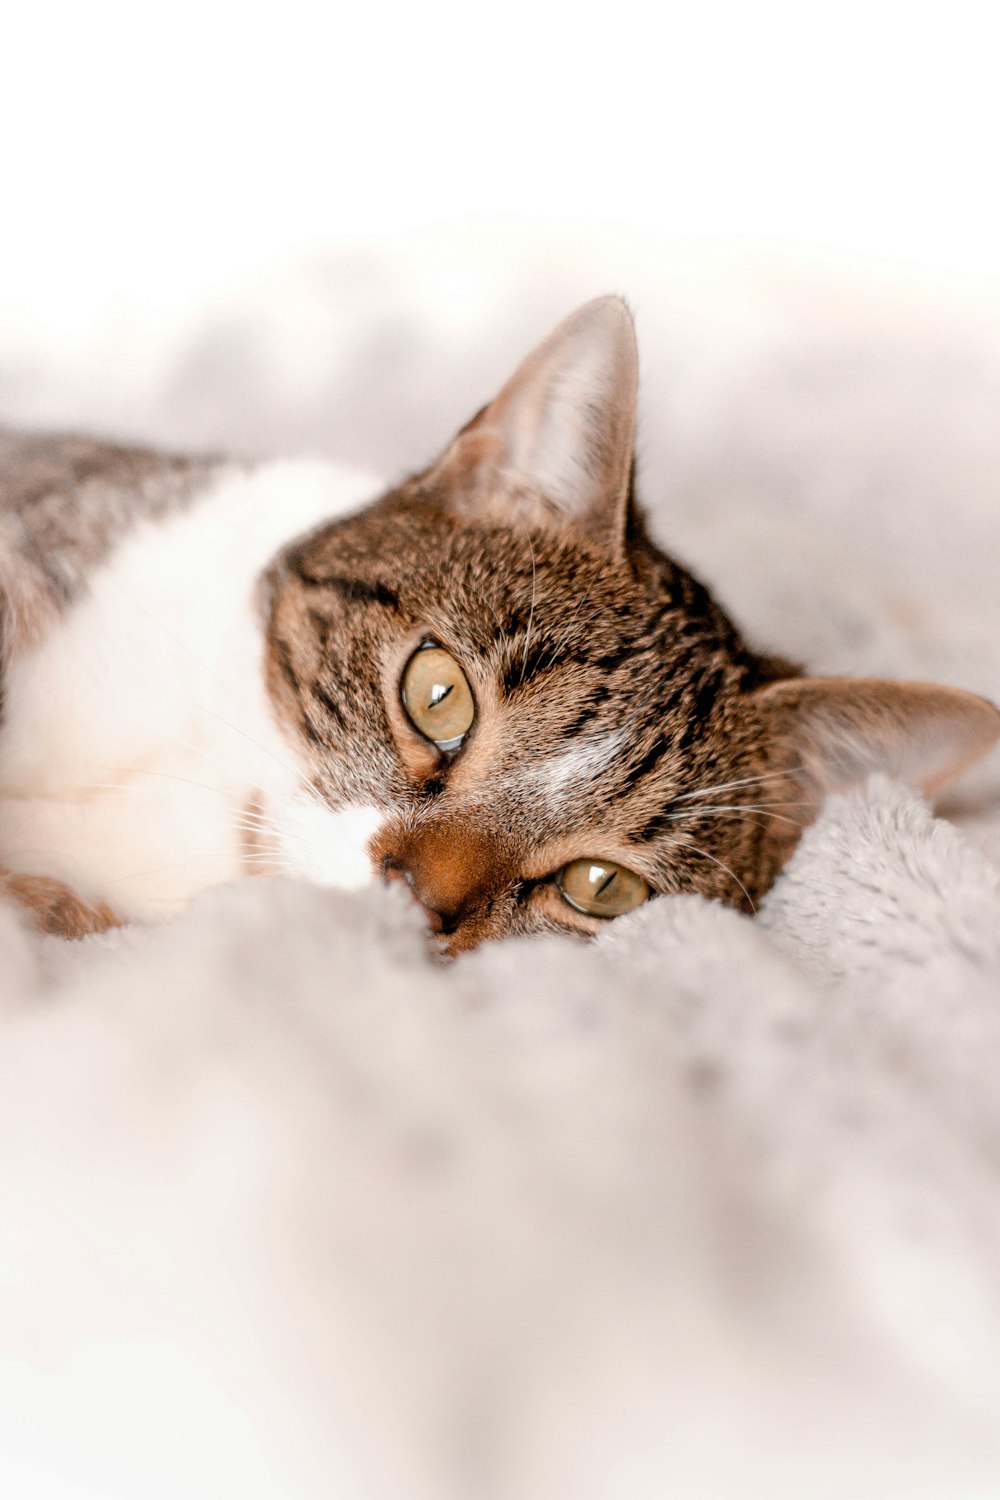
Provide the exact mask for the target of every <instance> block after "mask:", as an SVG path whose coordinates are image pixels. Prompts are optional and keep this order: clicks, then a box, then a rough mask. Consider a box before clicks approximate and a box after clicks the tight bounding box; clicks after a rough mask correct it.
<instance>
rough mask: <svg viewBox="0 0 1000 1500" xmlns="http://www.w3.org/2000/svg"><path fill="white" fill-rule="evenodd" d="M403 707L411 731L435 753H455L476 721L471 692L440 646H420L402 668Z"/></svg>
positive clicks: (453, 659)
mask: <svg viewBox="0 0 1000 1500" xmlns="http://www.w3.org/2000/svg"><path fill="white" fill-rule="evenodd" d="M401 695H402V699H403V707H404V708H405V709H406V714H407V718H408V719H409V720H410V723H411V724H412V725H413V727H414V728H415V729H417V730H419V731H420V733H421V734H422V735H423V736H424V737H425V738H426V739H428V740H432V741H433V743H434V744H435V745H437V747H438V749H439V750H448V751H454V750H457V749H458V748H459V747H460V745H461V743H462V741H463V740H464V739H465V736H466V735H467V734H468V732H469V730H470V729H471V728H472V725H473V721H474V720H475V717H476V704H475V700H474V699H473V696H472V689H471V688H470V687H469V683H468V680H467V679H466V676H465V673H464V672H463V671H462V668H461V667H460V666H459V665H458V662H457V661H456V660H455V658H454V657H453V656H451V655H450V654H449V653H448V652H447V651H444V650H442V649H441V647H440V646H433V645H432V646H421V648H420V650H419V651H415V652H414V653H413V655H412V656H411V657H410V659H409V661H408V662H407V664H406V668H405V670H404V672H403V682H402V687H401Z"/></svg>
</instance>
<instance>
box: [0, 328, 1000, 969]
mask: <svg viewBox="0 0 1000 1500" xmlns="http://www.w3.org/2000/svg"><path fill="white" fill-rule="evenodd" d="M634 406H635V351H634V342H633V337H632V333H631V324H630V322H629V320H628V317H627V314H626V313H625V311H624V308H623V307H622V305H621V304H620V303H618V302H617V301H615V300H614V299H603V300H602V301H601V302H598V303H594V304H590V305H589V306H588V307H587V308H584V309H582V310H581V311H580V312H579V313H577V314H575V315H574V317H573V318H571V319H569V320H567V322H566V323H565V324H564V325H561V327H560V329H558V330H556V332H555V333H554V334H553V335H551V336H550V338H549V339H548V340H547V341H546V342H545V343H544V344H543V345H542V346H540V348H539V350H537V351H535V353H534V354H533V355H532V356H530V357H529V359H528V360H527V361H526V362H525V365H524V366H522V368H521V370H520V371H519V372H518V373H517V375H516V376H515V377H514V379H513V380H512V381H511V382H510V383H509V384H508V386H506V387H505V388H504V390H503V391H502V392H501V394H500V396H498V397H497V399H496V400H495V401H494V402H493V403H491V405H490V406H489V407H487V408H485V409H484V411H483V412H482V413H481V414H480V416H479V417H478V418H477V419H475V421H474V422H472V423H470V424H469V426H468V427H467V428H466V429H464V430H463V432H462V433H461V434H460V435H459V437H458V438H457V439H456V440H455V442H454V443H453V444H452V446H451V447H450V448H449V449H448V450H446V452H445V454H444V455H443V457H442V458H441V459H440V460H439V461H438V462H437V463H436V464H435V465H432V467H431V468H430V469H428V470H427V471H425V472H424V473H422V474H420V475H418V476H416V477H415V478H414V479H412V480H409V481H407V482H406V483H405V484H404V485H402V486H400V487H399V488H397V489H395V490H393V491H390V492H389V493H388V494H386V495H383V497H382V498H381V499H380V500H379V501H378V502H377V503H375V504H374V505H370V506H368V508H367V509H363V508H362V507H364V506H365V503H366V502H368V501H370V500H371V499H372V497H373V496H375V495H378V494H379V491H380V486H379V483H378V481H377V479H375V478H374V477H373V476H370V475H365V474H360V473H356V472H349V471H346V470H343V469H340V468H337V467H336V466H334V465H329V464H319V463H317V464H308V463H287V464H284V463H274V464H264V465H261V466H257V467H254V468H249V467H246V466H241V465H236V464H226V463H208V462H195V461H188V460H182V459H176V458H167V457H162V456H159V455H154V454H143V453H134V452H129V451H126V450H121V449H115V448H111V447H106V446H103V447H102V446H101V445H97V444H93V443H87V442H83V441H77V440H68V439H66V440H54V439H41V438H31V439H25V438H17V437H3V436H0V627H2V631H3V648H4V652H3V668H2V671H3V676H2V678H0V695H2V696H0V705H2V708H0V715H2V716H0V870H2V871H5V872H6V875H5V877H4V879H5V881H6V886H7V889H8V891H9V892H10V893H11V894H13V895H14V896H15V897H17V898H19V899H20V900H21V901H22V903H23V904H25V905H27V906H29V907H30V908H32V909H33V910H34V911H35V914H36V917H37V918H38V920H39V922H40V924H41V925H43V926H46V927H48V928H49V929H50V930H56V931H63V932H67V933H75V932H83V931H87V930H93V929H94V928H99V927H101V926H103V925H107V924H108V923H109V922H111V921H116V920H129V919H136V918H137V919H158V918H161V917H163V916H167V915H169V914H170V913H171V912H172V911H175V910H176V909H178V907H179V906H180V905H182V904H183V902H184V901H185V900H186V899H188V898H189V897H190V896H191V895H192V894H193V893H195V892H196V891H198V890H200V889H202V888H204V887H206V886H209V885H213V884H217V883H219V882H221V881H225V880H229V879H233V878H236V877H238V876H241V875H246V874H254V873H260V872H268V871H278V870H287V871H291V872H293V873H299V874H303V875H307V876H309V877H311V878H313V879H318V880H320V881H325V882H329V883H331V884H335V885H342V886H356V885H358V884H361V883H363V882H365V881H367V880H372V879H375V878H378V877H379V876H380V875H383V876H387V877H390V878H391V877H393V876H398V877H400V878H403V879H405V880H406V881H407V882H408V883H409V884H410V886H411V887H412V888H413V890H414V894H415V895H416V896H417V897H418V899H420V901H421V902H422V904H423V905H424V907H425V908H426V910H427V912H428V915H429V918H430V920H431V925H432V926H433V927H434V928H435V929H436V930H437V931H438V932H439V933H441V934H442V941H443V943H444V944H445V945H446V946H447V947H448V948H449V949H450V951H460V950H461V949H462V948H466V947H471V946H474V945H475V943H477V942H479V941H481V940H482V939H483V938H485V937H497V936H502V935H504V934H505V933H517V932H532V931H539V930H550V929H552V928H564V929H568V930H574V931H584V932H587V931H594V930H596V929H597V928H598V927H599V925H600V921H601V920H602V918H603V917H604V916H605V915H614V914H616V913H615V910H613V909H611V907H609V906H607V902H608V898H607V897H606V896H602V892H604V891H605V888H606V887H607V886H608V884H609V881H610V883H611V884H612V885H613V884H614V881H615V880H616V879H617V886H616V887H615V888H616V889H617V890H618V891H619V893H623V894H620V895H619V899H618V908H619V909H621V910H625V909H628V908H629V906H630V905H634V904H637V902H638V901H639V900H641V899H643V897H644V894H646V893H650V892H651V893H655V892H657V891H673V890H698V891H701V892H702V893H704V894H706V895H710V896H716V897H719V898H721V899H723V900H726V901H729V902H731V903H733V904H736V905H739V906H743V907H745V908H749V907H752V906H753V904H754V903H755V901H756V900H757V899H758V898H759V896H760V895H761V894H762V892H763V891H765V890H766V889H767V887H768V885H769V884H770V883H771V881H772V880H773V879H774V877H775V875H776V874H777V872H778V870H779V869H780V867H781V864H782V862H783V861H784V859H785V858H786V857H787V854H788V852H789V851H790V849H791V848H792V847H793V846H794V842H795V839H796V837H797V835H798V832H799V831H800V829H801V827H802V826H803V825H804V824H805V823H806V822H808V821H809V820H810V818H811V817H812V816H813V815H814V813H815V810H816V808H817V806H818V805H819V801H820V799H821V797H822V794H823V793H824V792H825V791H826V790H827V789H829V788H830V787H831V786H836V785H843V784H847V783H849V782H851V781H854V780H857V779H858V778H859V777H861V776H863V775H865V774H867V772H868V771H869V770H871V769H877V768H879V767H883V768H886V769H889V770H892V771H895V772H896V773H898V774H902V775H905V776H907V777H908V779H910V780H912V781H913V782H915V783H916V784H918V785H921V786H924V787H927V788H934V787H936V786H938V785H941V784H943V783H944V782H945V781H947V780H949V779H951V778H952V777H953V776H954V775H955V774H958V772H959V771H960V770H961V769H962V768H963V767H964V766H965V765H966V764H968V763H970V762H971V761H972V760H974V759H975V758H977V757H978V756H979V755H980V754H982V753H983V752H984V750H985V749H987V748H988V747H989V745H990V744H992V743H993V741H994V740H995V739H996V738H997V734H998V731H1000V716H998V715H997V714H996V711H995V710H993V709H992V708H991V707H990V706H989V705H986V704H984V703H983V702H982V700H979V699H976V698H973V697H972V696H971V695H969V694H961V693H957V692H955V691H954V690H949V689H935V688H918V687H910V688H904V687H898V688H893V687H892V686H891V685H888V684H865V683H849V684H846V685H845V684H843V683H832V684H830V683H828V684H822V683H817V682H815V681H810V680H803V679H801V678H799V677H798V676H797V674H796V673H795V671H794V669H793V668H792V667H791V666H790V665H788V664H787V663H786V662H784V661H782V660H780V659H778V658H774V657H768V656H761V655H759V654H757V653H755V652H753V651H752V650H751V649H750V648H748V647H747V646H746V644H745V643H744V642H743V640H742V639H741V637H740V636H739V634H738V632H737V631H736V630H735V628H734V627H733V626H732V624H731V623H730V622H729V621H728V619H727V618H726V616H725V615H724V614H723V613H722V611H721V610H720V609H719V608H718V606H717V605H716V604H715V603H714V601H713V600H712V599H711V598H710V596H709V595H708V594H707V593H706V591H705V590H704V589H703V588H701V586H700V585H698V584H697V583H696V581H695V580H694V579H692V578H691V577H690V575H689V574H688V573H686V572H685V571H684V570H683V569H682V568H680V567H679V566H678V565H677V564H675V563H674V562H672V561H671V560H670V559H669V558H667V557H665V556H664V555H663V554H662V553H660V552H659V551H658V550H657V549H656V548H655V547H654V546H653V545H652V543H651V542H650V541H649V540H648V538H647V536H646V533H645V530H644V528H643V525H642V522H641V518H640V516H639V513H638V511H637V509H636V505H635V500H634V496H633V494H632V446H633V430H634ZM296 539H299V540H296ZM427 648H430V651H431V655H423V654H422V652H424V651H426V649H427ZM434 653H436V654H434ZM414 664H416V666H415V665H414ZM430 668H433V669H434V672H435V673H436V674H437V676H436V677H435V678H434V682H435V685H434V686H433V687H432V689H431V690H430V693H431V696H430V697H428V698H427V702H426V703H423V704H420V703H416V702H415V699H414V691H415V690H414V689H413V681H414V680H415V679H414V678H413V675H412V674H413V672H414V671H415V670H416V672H417V673H418V675H419V674H420V673H421V672H423V674H424V676H426V675H427V671H428V670H430ZM442 672H443V674H444V675H443V676H442ZM449 674H451V675H449ZM432 676H433V674H432ZM438 679H440V680H439V681H438ZM428 680H431V679H428ZM466 702H467V704H468V708H467V711H466V717H465V719H463V720H462V723H461V725H460V726H459V727H460V730H461V732H460V733H458V734H457V735H452V734H451V733H450V731H449V733H448V735H443V734H442V735H438V734H437V733H436V732H435V731H432V730H431V729H429V728H428V727H427V726H428V724H429V723H430V722H431V719H432V717H433V714H434V713H440V712H441V711H442V705H445V708H444V710H443V711H444V712H446V713H448V712H453V711H454V710H455V705H461V703H466ZM428 715H430V716H431V717H430V718H429V717H428ZM453 727H454V726H453ZM601 866H603V868H605V869H606V870H607V871H611V872H612V874H611V875H610V876H609V877H608V878H607V879H604V876H602V877H601V879H602V880H603V884H602V885H601V890H600V891H598V890H597V885H598V884H601V882H600V881H597V877H596V874H594V872H595V871H597V870H598V869H599V867H601ZM567 871H568V872H570V873H569V874H567ZM581 871H582V874H581ZM616 871H617V876H616V875H615V874H614V872H616ZM588 872H589V873H590V875H593V877H594V880H595V882H596V884H595V885H594V891H593V892H591V891H590V890H589V888H587V889H586V890H584V889H583V887H582V886H581V885H580V881H581V879H582V880H586V879H587V878H588ZM581 891H582V894H581ZM592 897H593V899H592ZM598 898H601V899H603V900H604V901H605V906H606V907H607V909H606V910H605V908H604V907H602V906H601V904H600V900H599V899H598Z"/></svg>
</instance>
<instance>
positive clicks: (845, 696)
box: [756, 677, 1000, 797]
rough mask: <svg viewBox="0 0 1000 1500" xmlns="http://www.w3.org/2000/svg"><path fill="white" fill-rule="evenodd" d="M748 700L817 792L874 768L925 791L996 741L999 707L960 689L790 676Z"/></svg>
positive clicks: (853, 782) (845, 784)
mask: <svg viewBox="0 0 1000 1500" xmlns="http://www.w3.org/2000/svg"><path fill="white" fill-rule="evenodd" d="M756 698H757V701H758V705H759V707H760V708H761V709H763V710H764V712H765V714H766V718H767V721H768V730H769V738H771V740H772V742H773V741H774V740H777V742H778V745H779V747H783V749H784V751H785V752H786V754H787V756H788V758H789V759H790V760H791V761H792V762H793V763H795V764H797V765H798V766H799V767H801V769H802V770H803V771H804V772H805V773H806V774H807V776H808V778H809V780H810V781H811V782H812V783H813V784H814V788H815V791H816V792H817V793H818V795H819V796H820V797H822V796H823V795H825V794H826V793H827V792H832V791H844V790H846V789H848V788H849V787H852V786H857V785H858V784H859V783H861V782H864V781H865V780H867V778H868V777H869V776H870V775H871V774H872V773H873V772H876V771H881V772H884V773H885V774H886V775H889V776H894V777H897V778H898V779H899V780H901V781H905V782H907V783H908V784H909V785H910V786H912V787H915V788H917V789H918V790H919V791H922V792H924V793H926V794H928V795H932V794H934V793H936V792H939V791H941V790H942V789H943V788H944V787H946V786H948V785H950V783H951V782H953V781H955V780H956V779H957V778H958V777H959V776H961V775H962V773H963V772H964V771H966V770H968V769H969V767H970V766H972V765H974V764H975V763H976V761H978V760H980V759H981V758H982V757H983V756H984V755H985V754H986V753H987V751H989V750H990V749H992V747H993V746H994V745H995V744H996V742H997V740H998V739H1000V710H997V709H996V708H995V707H994V706H993V704H992V703H989V702H988V701H987V700H986V699H985V698H980V697H978V696H977V695H976V694H975V693H967V692H964V691H963V690H962V689H960V688H951V687H938V686H935V685H933V684H930V683H923V682H889V681H882V680H880V679H878V678H860V679H853V678H850V677H802V678H798V677H796V678H792V679H789V680H786V681H782V682H776V683H771V684H769V685H768V686H767V687H764V688H761V689H760V690H759V691H758V693H757V694H756Z"/></svg>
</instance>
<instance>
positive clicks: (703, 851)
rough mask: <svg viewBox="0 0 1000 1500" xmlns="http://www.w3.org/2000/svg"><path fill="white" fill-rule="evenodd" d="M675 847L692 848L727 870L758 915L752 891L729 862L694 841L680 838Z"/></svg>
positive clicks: (693, 852) (752, 909)
mask: <svg viewBox="0 0 1000 1500" xmlns="http://www.w3.org/2000/svg"><path fill="white" fill-rule="evenodd" d="M675 847H676V848H679V849H690V850H691V852H692V854H700V855H701V856H702V858H703V859H709V860H711V861H712V864H713V865H718V867H719V869H720V870H725V872H726V874H727V875H728V876H729V877H730V878H731V879H732V880H735V882H736V884H737V885H738V886H739V888H740V890H741V891H742V892H743V894H744V896H745V897H746V898H747V901H748V902H749V905H750V910H751V911H752V912H753V914H754V916H756V915H757V907H756V906H755V904H754V899H753V897H752V896H751V894H750V892H749V891H748V890H747V888H746V886H745V885H744V884H743V882H742V880H741V879H740V877H739V876H738V875H736V874H734V872H733V871H732V870H731V869H730V868H729V866H728V865H727V864H724V863H723V861H722V860H721V859H716V857H715V855H714V854H709V852H708V850H707V849H701V848H699V846H698V845H697V844H692V843H690V842H688V841H684V842H681V841H679V840H678V841H676V843H675Z"/></svg>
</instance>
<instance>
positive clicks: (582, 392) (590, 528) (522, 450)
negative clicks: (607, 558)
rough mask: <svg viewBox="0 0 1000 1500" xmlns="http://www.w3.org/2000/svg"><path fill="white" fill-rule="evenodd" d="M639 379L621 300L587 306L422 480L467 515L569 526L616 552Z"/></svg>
mask: <svg viewBox="0 0 1000 1500" xmlns="http://www.w3.org/2000/svg"><path fill="white" fill-rule="evenodd" d="M638 380H639V358H638V351H637V349H636V342H635V330H634V328H633V326H632V317H631V314H630V313H629V311H628V308H627V307H626V306H625V303H624V302H623V301H622V300H621V298H620V297H599V298H598V299H597V300H596V301H594V302H587V303H585V304H584V306H583V307H580V308H578V309H577V311H576V312H574V313H571V314H570V316H569V317H568V318H566V319H565V321H564V322H562V323H560V324H559V326H558V327H557V328H555V329H553V331H552V332H551V333H550V334H549V336H548V338H547V339H545V340H544V341H543V342H542V343H541V344H539V345H538V347H537V348H536V349H533V350H532V352H531V353H530V354H529V355H528V357H527V358H526V359H525V360H524V361H523V362H522V363H521V364H520V365H519V366H518V368H517V370H516V371H515V372H514V374H513V375H512V376H511V378H510V380H508V381H507V384H506V385H505V386H504V387H503V389H502V390H501V391H500V392H499V394H498V395H497V396H495V397H494V399H493V400H492V401H491V402H490V403H489V405H488V406H485V407H483V409H482V411H480V412H479V413H478V415H477V416H475V417H473V419H472V421H471V422H470V423H469V424H468V425H467V426H466V427H463V429H462V431H461V432H460V433H459V434H458V436H457V437H456V438H455V440H454V442H453V443H452V444H451V447H450V448H448V450H447V451H446V452H445V454H444V455H443V457H442V458H441V459H440V461H439V462H438V463H437V464H436V465H435V466H434V468H433V469H432V470H431V471H430V473H429V475H428V477H429V478H431V479H433V481H434V484H435V488H436V489H437V490H438V492H439V494H442V495H443V496H444V498H445V499H446V501H447V502H448V503H449V504H452V505H454V506H455V508H456V509H459V510H461V511H463V512H465V513H476V514H480V515H483V516H486V517H489V518H490V519H498V520H502V519H510V518H511V517H512V513H513V516H514V517H516V518H517V519H519V520H521V521H523V522H525V523H527V524H536V525H557V526H561V525H565V524H566V523H570V524H571V525H573V526H574V527H575V528H576V529H578V530H579V531H581V532H583V533H584V534H586V535H588V536H590V537H591V539H592V540H595V541H599V542H600V543H601V544H602V545H607V546H608V547H609V549H610V550H613V551H615V552H619V551H621V549H622V547H623V545H624V535H625V525H626V509H627V502H628V495H629V486H630V480H631V470H632V453H633V447H634V443H635V417H636V397H637V392H638Z"/></svg>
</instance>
